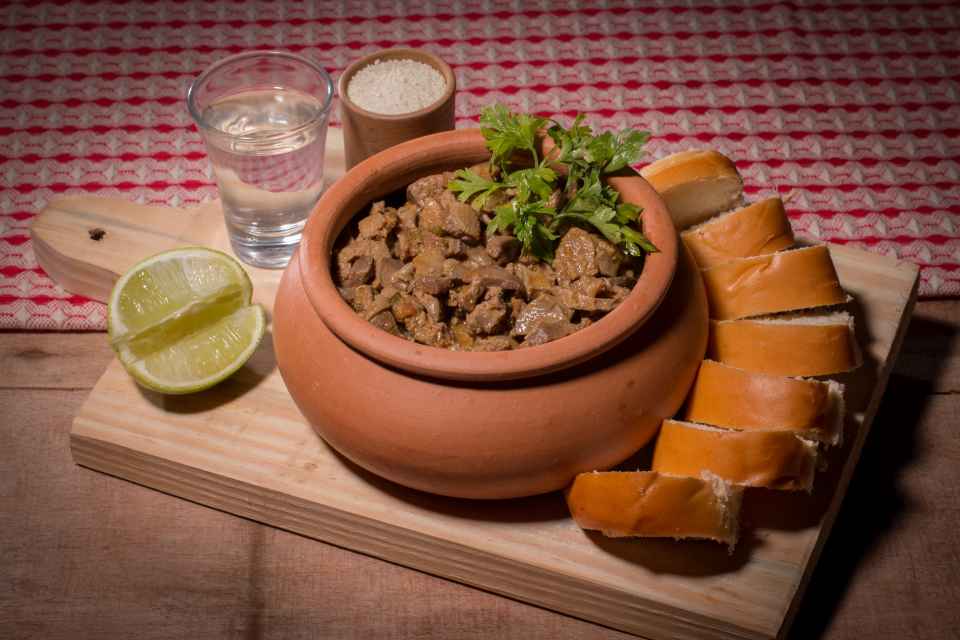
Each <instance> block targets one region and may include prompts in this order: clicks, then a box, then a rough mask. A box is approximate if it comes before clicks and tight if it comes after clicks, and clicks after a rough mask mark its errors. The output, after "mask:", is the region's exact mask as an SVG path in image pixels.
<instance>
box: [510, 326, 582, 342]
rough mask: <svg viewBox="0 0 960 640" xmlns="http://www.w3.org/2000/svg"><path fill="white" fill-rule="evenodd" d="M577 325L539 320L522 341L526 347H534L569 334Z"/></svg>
mask: <svg viewBox="0 0 960 640" xmlns="http://www.w3.org/2000/svg"><path fill="white" fill-rule="evenodd" d="M577 329H579V327H578V326H577V325H575V324H572V323H570V322H547V321H544V322H541V323H539V324H537V326H536V327H534V329H533V330H532V331H531V332H530V333H528V334H527V336H526V338H525V339H524V341H523V345H524V346H526V347H535V346H537V345H540V344H546V343H548V342H551V341H553V340H558V339H560V338H563V337H565V336H568V335H570V334H571V333H573V332H574V331H576V330H577Z"/></svg>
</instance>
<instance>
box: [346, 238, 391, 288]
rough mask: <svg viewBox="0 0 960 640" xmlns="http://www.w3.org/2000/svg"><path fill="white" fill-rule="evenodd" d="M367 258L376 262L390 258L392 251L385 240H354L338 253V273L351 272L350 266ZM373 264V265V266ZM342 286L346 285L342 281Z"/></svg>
mask: <svg viewBox="0 0 960 640" xmlns="http://www.w3.org/2000/svg"><path fill="white" fill-rule="evenodd" d="M362 256H366V257H369V258H372V260H373V262H376V261H377V260H379V259H380V258H389V257H390V249H389V248H388V247H387V243H386V242H384V241H383V240H372V239H370V238H353V239H352V240H350V242H348V243H347V245H346V246H345V247H343V248H342V249H340V250H339V251H338V252H337V271H338V273H340V274H341V278H342V277H343V275H342V274H345V273H349V272H350V264H351V263H352V262H353V261H354V260H356V259H357V258H359V257H362ZM373 262H371V265H372V264H373ZM341 284H346V283H344V282H342V281H341Z"/></svg>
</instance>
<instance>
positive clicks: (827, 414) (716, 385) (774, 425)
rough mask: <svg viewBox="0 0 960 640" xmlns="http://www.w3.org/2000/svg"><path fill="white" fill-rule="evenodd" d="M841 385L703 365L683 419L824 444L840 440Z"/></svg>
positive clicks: (722, 366)
mask: <svg viewBox="0 0 960 640" xmlns="http://www.w3.org/2000/svg"><path fill="white" fill-rule="evenodd" d="M843 390H844V388H843V385H842V384H840V383H839V382H836V381H834V380H828V381H825V382H824V381H821V380H809V379H804V378H789V377H785V376H777V375H770V374H767V373H756V372H752V371H744V370H743V369H737V368H736V367H730V366H727V365H725V364H720V363H719V362H714V361H713V360H704V361H703V363H702V364H701V365H700V371H699V372H698V373H697V378H696V380H694V382H693V387H692V388H691V389H690V394H689V395H688V396H687V404H686V409H685V411H684V419H685V420H688V421H690V422H697V423H700V424H708V425H712V426H715V427H724V428H727V429H738V430H743V431H752V430H757V429H760V430H769V431H779V430H783V431H791V432H794V433H796V434H797V435H800V436H803V437H804V438H809V439H810V440H817V441H819V442H823V443H826V444H831V445H834V444H838V443H839V442H840V439H841V437H842V435H843V410H844V406H843Z"/></svg>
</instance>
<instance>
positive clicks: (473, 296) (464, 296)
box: [447, 281, 486, 312]
mask: <svg viewBox="0 0 960 640" xmlns="http://www.w3.org/2000/svg"><path fill="white" fill-rule="evenodd" d="M485 290H486V287H484V286H483V285H482V284H480V283H479V282H477V281H474V282H470V283H468V284H465V285H462V286H459V287H457V288H455V289H451V290H450V293H449V294H448V296H447V302H448V304H449V305H450V306H451V307H458V308H460V309H462V310H463V311H466V312H470V311H473V309H474V307H476V306H477V302H479V301H480V297H481V296H482V295H483V293H484V291H485Z"/></svg>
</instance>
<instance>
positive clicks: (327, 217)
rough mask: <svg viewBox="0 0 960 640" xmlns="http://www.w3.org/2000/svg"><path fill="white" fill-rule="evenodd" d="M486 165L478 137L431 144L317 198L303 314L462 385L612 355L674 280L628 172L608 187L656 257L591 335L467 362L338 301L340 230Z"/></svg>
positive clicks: (386, 158)
mask: <svg viewBox="0 0 960 640" xmlns="http://www.w3.org/2000/svg"><path fill="white" fill-rule="evenodd" d="M488 158H489V152H488V151H487V149H486V147H485V144H484V139H483V136H482V135H481V134H480V131H479V130H478V129H461V130H456V131H449V132H444V133H439V134H434V135H430V136H425V137H423V138H419V139H416V140H411V141H408V142H405V143H403V144H400V145H397V146H395V147H392V148H390V149H388V150H386V151H383V152H381V153H378V154H376V155H374V156H372V157H370V158H368V159H367V160H365V161H363V162H361V163H360V164H358V165H357V166H356V167H354V168H353V169H352V170H350V171H349V172H348V173H347V175H346V176H344V178H342V179H341V180H340V181H338V182H337V183H336V184H334V186H333V187H331V188H330V189H329V190H328V191H327V192H326V193H325V194H324V196H323V197H322V198H321V199H320V201H319V202H318V203H317V205H316V206H315V208H314V210H313V212H312V214H311V216H310V219H309V221H308V223H307V226H306V228H305V230H304V236H303V241H302V242H301V245H300V253H299V255H300V261H299V264H300V271H301V277H302V278H303V283H304V288H305V290H306V293H307V296H308V298H309V299H310V302H311V305H312V306H313V308H314V309H315V311H316V312H317V314H318V315H319V316H320V318H321V319H322V320H323V321H324V323H325V324H326V325H327V326H328V327H329V328H330V329H331V330H332V331H333V332H334V333H335V334H336V335H337V336H338V337H339V338H340V339H341V340H343V341H345V342H346V343H347V344H349V345H350V346H352V347H353V348H355V349H357V350H359V351H360V352H362V353H364V354H366V355H368V356H372V357H374V358H376V359H377V360H379V361H381V362H383V363H385V364H388V365H391V366H394V367H398V368H400V369H403V370H406V371H408V372H411V373H414V374H419V375H424V376H429V377H435V378H442V379H448V380H464V381H495V380H511V379H518V378H526V377H531V376H536V375H542V374H545V373H549V372H552V371H558V370H560V369H564V368H566V367H570V366H573V365H575V364H578V363H580V362H583V361H584V360H586V359H588V358H591V357H593V356H596V355H598V354H600V353H602V352H604V351H606V350H608V349H610V348H613V347H614V346H616V345H617V344H618V343H620V342H621V341H622V340H624V339H625V338H626V337H627V336H629V335H630V334H631V333H633V331H634V330H636V329H637V328H638V327H640V325H642V324H643V322H644V321H645V320H646V319H647V318H648V317H649V316H650V315H651V314H652V313H653V312H654V311H655V310H656V308H657V306H658V305H659V304H660V302H661V300H662V299H663V297H664V296H665V294H666V292H667V290H668V289H669V287H670V283H671V281H672V279H673V275H674V272H675V270H676V265H677V255H678V238H677V233H676V231H675V229H674V226H673V223H672V221H671V219H670V215H669V213H668V212H667V209H666V206H665V205H664V203H663V201H662V200H661V199H660V197H659V195H658V194H657V193H656V192H655V191H654V190H653V188H652V187H651V186H650V185H649V184H648V183H647V182H646V181H644V180H643V179H642V178H641V177H640V176H638V175H636V174H635V173H633V172H631V173H630V175H629V176H620V177H616V178H611V181H612V183H613V184H614V186H617V183H619V184H620V185H621V186H622V185H625V184H629V186H630V191H631V193H633V194H635V195H637V194H639V197H634V198H632V200H634V201H636V202H635V203H636V204H639V205H641V206H642V207H643V208H644V212H643V223H644V232H645V233H646V234H647V236H648V237H649V238H650V239H651V241H652V242H653V243H654V244H655V245H656V246H657V247H658V249H659V252H658V253H655V254H651V255H648V256H647V258H646V261H645V264H644V268H643V272H642V273H641V276H640V278H639V280H638V282H637V284H636V286H635V287H634V289H633V291H632V292H631V293H630V295H628V296H627V298H626V299H625V300H624V301H623V302H622V303H621V304H620V305H619V306H618V307H617V308H616V309H614V310H613V311H612V312H610V313H609V314H607V315H606V316H605V317H604V318H602V319H601V320H600V321H598V322H596V323H594V324H592V325H590V326H589V327H586V328H584V329H581V330H579V331H577V332H575V333H573V334H571V335H569V336H566V337H564V338H560V339H558V340H555V341H552V342H548V343H547V344H544V345H540V346H536V347H530V348H525V349H517V350H513V351H501V352H493V353H474V352H457V351H450V350H447V349H441V348H438V347H430V346H426V345H422V344H418V343H414V342H411V341H408V340H405V339H403V338H399V337H396V336H393V335H390V334H389V333H387V332H385V331H382V330H380V329H377V328H375V327H374V326H372V325H371V324H370V323H368V322H367V321H366V320H364V319H363V318H361V317H360V316H359V315H357V314H356V313H355V312H354V311H353V309H352V308H351V307H350V306H349V305H348V304H347V303H346V301H344V300H343V299H342V298H341V297H340V294H339V292H338V291H337V289H336V286H335V285H334V280H333V274H332V271H331V269H332V253H333V247H334V244H335V242H336V241H337V238H338V236H339V235H340V232H341V231H342V230H343V229H344V227H345V226H346V225H347V224H348V223H349V222H350V221H351V220H352V219H353V218H354V216H356V215H357V214H360V213H362V212H364V211H366V210H367V208H368V207H369V206H370V204H371V203H373V202H375V201H376V200H379V199H382V198H383V197H384V196H386V195H388V194H391V193H393V192H395V191H397V190H398V189H402V188H405V187H406V186H407V185H408V184H409V183H411V182H413V181H414V180H416V179H418V178H421V177H423V176H426V175H430V174H432V173H438V172H440V171H446V170H452V169H457V168H461V167H464V166H467V165H470V164H476V163H478V162H482V161H484V160H486V159H488ZM618 188H620V187H618ZM620 190H621V193H623V192H624V189H622V188H621V189H620Z"/></svg>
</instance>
